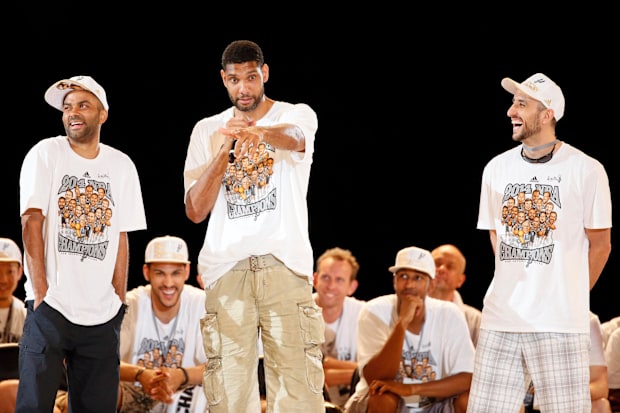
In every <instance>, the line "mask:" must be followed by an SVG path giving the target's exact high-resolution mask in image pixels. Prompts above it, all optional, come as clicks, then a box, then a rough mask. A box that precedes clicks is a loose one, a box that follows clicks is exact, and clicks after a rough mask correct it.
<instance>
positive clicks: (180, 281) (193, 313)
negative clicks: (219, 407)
mask: <svg viewBox="0 0 620 413" xmlns="http://www.w3.org/2000/svg"><path fill="white" fill-rule="evenodd" d="M144 258H145V259H144V265H143V267H142V273H143V275H144V279H145V280H146V281H148V282H149V284H148V285H145V286H139V287H136V288H134V289H133V290H131V291H128V292H127V314H126V315H125V318H124V319H123V324H122V326H121V338H120V341H121V344H120V349H121V369H120V378H121V384H120V391H119V399H118V408H117V410H116V411H117V412H119V413H131V412H151V413H155V412H160V413H163V412H167V413H175V412H179V411H181V410H182V411H184V412H188V413H204V412H205V411H206V409H207V402H206V398H205V395H204V392H203V390H202V377H203V373H204V368H205V363H206V361H207V360H206V357H205V352H204V348H203V346H202V335H201V332H200V319H201V317H202V315H204V309H205V307H204V305H205V295H204V293H203V291H202V290H201V289H199V288H196V287H194V286H192V285H189V284H186V282H187V280H188V279H189V275H190V261H189V258H188V250H187V244H186V243H185V241H184V240H183V239H181V238H179V237H174V236H169V235H167V236H162V237H157V238H153V239H152V240H151V241H150V242H149V243H148V245H147V247H146V251H145V257H144ZM56 405H57V407H59V408H60V409H63V411H66V397H59V398H58V399H57V401H56Z"/></svg>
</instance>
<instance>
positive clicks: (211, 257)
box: [184, 40, 324, 413]
mask: <svg viewBox="0 0 620 413" xmlns="http://www.w3.org/2000/svg"><path fill="white" fill-rule="evenodd" d="M220 75H221V78H222V83H223V84H224V87H225V88H226V90H227V92H228V96H229V97H230V100H231V102H232V104H233V106H232V107H230V108H228V109H226V110H224V111H223V112H221V113H219V114H216V115H213V116H210V117H207V118H204V119H202V120H200V121H199V122H198V123H197V124H196V125H195V127H194V129H193V131H192V135H191V138H190V143H189V148H188V151H187V157H186V160H185V170H184V178H185V211H186V214H187V217H188V218H189V219H190V220H191V221H192V222H195V223H200V222H203V221H204V220H205V219H207V217H208V216H209V222H208V226H207V232H206V235H205V240H204V244H203V247H202V249H201V251H200V254H199V256H198V272H199V273H200V274H201V276H202V279H203V281H204V285H205V292H206V299H207V304H206V312H207V314H206V317H205V319H204V320H203V325H202V332H203V337H204V345H205V349H206V350H207V358H208V365H207V368H206V371H205V380H204V386H205V393H206V395H207V401H208V402H209V408H210V411H211V412H212V413H220V412H237V411H255V412H259V411H260V398H259V391H258V382H257V368H258V353H257V346H256V343H257V340H258V333H259V329H260V332H261V338H262V343H263V349H264V367H265V382H266V390H267V411H269V412H271V411H285V412H304V413H306V412H321V411H324V405H323V382H324V375H323V368H322V363H321V362H322V355H321V344H322V343H323V341H324V331H323V330H324V323H323V318H322V316H321V309H320V308H318V306H317V305H316V304H315V303H314V300H313V298H312V273H313V254H312V247H311V244H310V238H309V234H308V207H307V201H306V194H307V191H308V183H309V179H310V166H311V164H312V155H313V152H314V134H315V133H316V130H317V117H316V114H315V112H314V111H313V110H312V108H310V106H308V105H306V104H303V103H298V104H292V103H287V102H283V101H276V100H273V99H269V98H268V97H267V96H265V83H266V82H267V81H268V80H269V66H268V65H267V63H265V60H264V57H263V52H262V50H261V48H260V47H259V46H258V45H257V44H256V43H254V42H252V41H249V40H238V41H234V42H232V43H230V44H229V45H228V46H227V47H226V48H225V50H224V52H223V54H222V70H221V71H220ZM263 144H264V145H263ZM263 149H264V151H263ZM254 172H256V173H254ZM254 177H255V178H256V179H253V178H254Z"/></svg>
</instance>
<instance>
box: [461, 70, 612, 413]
mask: <svg viewBox="0 0 620 413" xmlns="http://www.w3.org/2000/svg"><path fill="white" fill-rule="evenodd" d="M501 85H502V87H503V88H504V89H505V90H506V91H507V92H509V94H510V95H511V96H510V99H511V103H510V104H509V105H508V108H507V111H506V116H507V117H508V119H506V128H509V130H510V131H511V136H512V140H513V141H514V142H516V143H518V144H517V145H515V146H514V147H513V148H511V149H508V150H506V151H504V152H503V153H500V154H499V155H496V156H495V157H494V158H493V159H491V160H490V161H489V162H488V163H487V165H485V167H484V171H483V173H482V181H481V188H480V202H479V210H478V221H477V224H476V226H477V228H478V229H480V230H484V231H487V233H488V235H489V240H490V246H491V251H492V252H493V254H494V258H495V270H494V273H493V279H492V281H491V283H490V284H489V287H488V289H487V291H486V294H485V296H484V302H483V307H482V321H481V323H480V336H479V337H478V343H477V345H476V367H475V369H474V375H473V379H472V384H471V391H470V394H469V406H468V410H469V411H470V412H472V413H497V412H505V411H516V410H518V409H519V407H520V406H521V405H522V404H523V397H524V396H525V394H524V392H525V389H526V388H527V385H528V384H529V379H530V378H531V379H532V381H533V382H534V383H535V385H536V397H537V399H538V403H539V405H540V407H541V409H542V410H543V411H546V412H568V411H589V410H590V409H591V402H590V391H589V382H588V370H589V363H588V351H589V346H590V334H589V319H588V311H589V310H590V290H591V289H592V287H593V286H594V285H595V284H596V282H597V280H598V279H599V277H600V276H601V273H602V271H603V268H605V265H606V263H607V260H608V258H609V254H610V252H611V226H612V214H611V205H612V204H611V192H610V188H609V179H608V176H607V173H606V171H605V168H604V166H603V165H602V164H601V163H600V162H599V161H597V160H596V159H594V158H593V157H591V156H589V155H587V154H585V153H584V152H583V151H581V150H579V149H577V148H576V147H574V146H572V145H570V144H569V143H568V142H565V141H563V140H560V139H558V136H557V134H556V125H557V122H559V121H560V119H562V118H563V114H564V103H565V102H564V95H563V93H562V90H561V89H560V87H559V86H558V85H557V84H556V83H555V82H554V81H552V80H551V79H550V78H549V77H548V76H546V75H544V74H542V73H536V74H534V75H532V76H530V77H529V78H528V79H526V80H525V81H523V82H522V83H517V82H515V81H514V80H512V79H510V78H504V79H503V80H502V81H501ZM507 100H508V98H507ZM538 194H542V198H543V201H542V202H541V203H540V206H539V207H536V208H537V209H536V211H535V212H534V213H532V214H531V215H530V213H529V212H526V209H527V208H528V207H529V206H530V204H531V205H536V204H537V202H538V200H533V199H532V198H533V197H534V196H537V195H538ZM515 198H517V199H520V198H522V199H523V201H524V202H523V206H521V205H520V204H519V203H517V205H515V206H514V207H513V209H514V210H515V211H514V212H515V214H516V216H517V219H516V220H510V222H508V221H506V219H505V217H504V214H505V212H504V211H505V208H506V207H507V206H508V205H513V203H514V199H515ZM528 199H532V202H531V203H530V202H527V204H526V201H527V200H528ZM538 199H540V198H538ZM545 203H546V204H545ZM526 205H527V206H526ZM552 215H553V217H552ZM530 216H531V218H530ZM536 219H538V224H537V225H538V227H539V231H538V232H536V233H534V234H532V233H531V228H532V227H534V226H535V225H534V222H535V220H536ZM527 220H531V222H532V224H531V225H530V226H529V229H528V225H524V223H525V222H526V221H527ZM573 409H576V410H573Z"/></svg>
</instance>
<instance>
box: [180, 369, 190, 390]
mask: <svg viewBox="0 0 620 413" xmlns="http://www.w3.org/2000/svg"><path fill="white" fill-rule="evenodd" d="M179 368H180V369H181V371H182V372H183V375H184V376H185V380H183V383H181V385H180V386H179V387H183V386H187V383H189V375H188V374H187V370H185V369H184V368H183V367H182V366H179Z"/></svg>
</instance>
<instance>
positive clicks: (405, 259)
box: [389, 247, 435, 278]
mask: <svg viewBox="0 0 620 413" xmlns="http://www.w3.org/2000/svg"><path fill="white" fill-rule="evenodd" d="M402 268H408V269H410V270H416V271H420V272H423V273H425V274H428V275H429V276H430V277H431V278H435V260H434V259H433V256H432V255H431V252H430V251H427V250H425V249H422V248H418V247H408V248H403V249H402V250H400V251H398V254H397V255H396V263H395V264H394V265H393V266H391V267H390V268H389V271H390V272H391V273H396V272H397V271H398V270H400V269H402Z"/></svg>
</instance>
